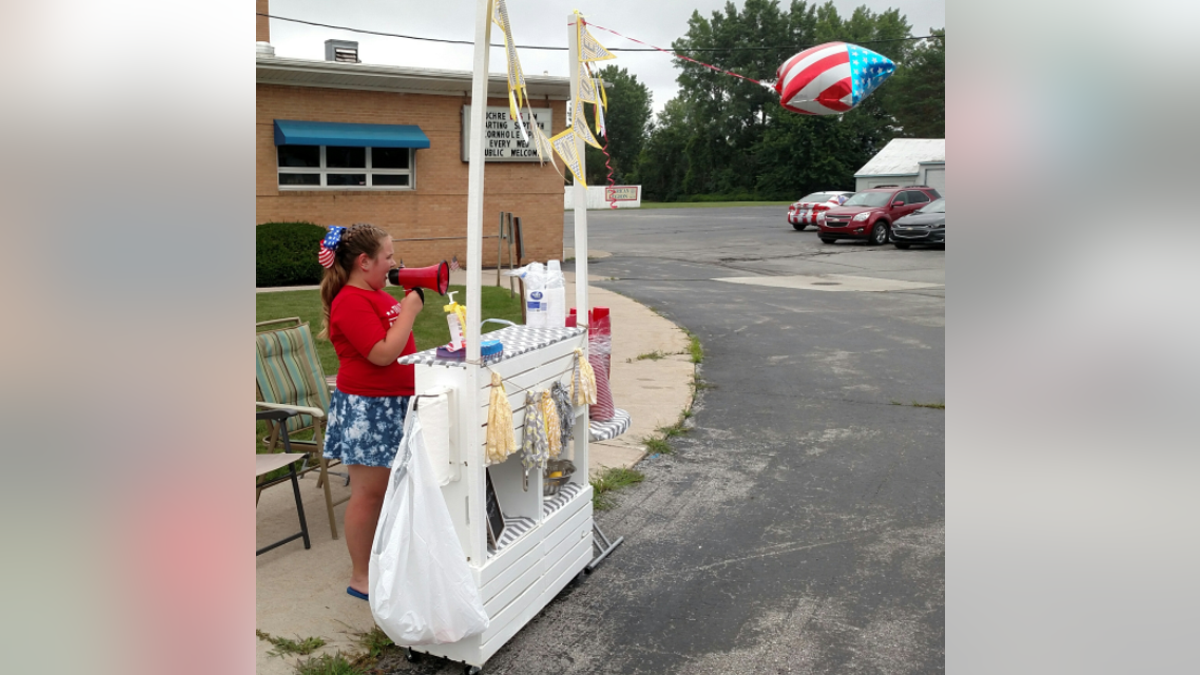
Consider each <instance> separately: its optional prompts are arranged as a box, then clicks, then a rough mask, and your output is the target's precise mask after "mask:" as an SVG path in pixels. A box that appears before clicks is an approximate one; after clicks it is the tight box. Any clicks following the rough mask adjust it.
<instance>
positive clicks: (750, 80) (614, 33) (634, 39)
mask: <svg viewBox="0 0 1200 675" xmlns="http://www.w3.org/2000/svg"><path fill="white" fill-rule="evenodd" d="M588 25H589V26H591V27H592V28H599V29H600V30H602V31H607V32H609V33H612V34H613V35H616V36H617V37H622V38H625V39H626V40H629V41H630V42H636V43H638V44H639V45H646V46H647V47H650V48H651V49H657V50H658V51H660V52H662V53H664V54H670V55H671V56H674V57H675V58H677V59H683V60H684V61H691V62H692V63H694V64H696V65H698V66H704V67H705V68H709V69H711V70H715V71H717V72H718V73H724V74H726V75H732V76H734V77H740V78H742V79H743V80H746V81H747V82H753V83H754V84H757V85H759V86H761V87H766V88H767V89H770V90H772V91H774V89H775V87H774V86H773V85H770V84H767V83H765V82H759V81H758V80H756V79H754V78H752V77H746V76H745V75H739V74H737V73H735V72H733V71H732V70H725V69H724V68H718V67H716V66H714V65H710V64H707V63H704V62H703V61H697V60H696V59H693V58H692V57H690V56H684V55H683V54H676V53H675V52H673V51H670V50H667V49H663V48H662V47H655V46H654V45H652V44H649V43H646V42H642V41H641V40H638V39H637V38H631V37H629V36H628V35H622V34H620V33H618V32H617V31H615V30H612V29H611V28H605V27H604V26H601V25H599V24H595V23H592V22H590V21H589V22H588Z"/></svg>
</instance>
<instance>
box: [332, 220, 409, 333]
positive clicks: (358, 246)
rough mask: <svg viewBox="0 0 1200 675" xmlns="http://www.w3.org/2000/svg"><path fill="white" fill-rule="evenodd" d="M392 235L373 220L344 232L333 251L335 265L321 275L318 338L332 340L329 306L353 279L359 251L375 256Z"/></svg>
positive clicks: (370, 256) (352, 226)
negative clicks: (330, 336) (320, 315)
mask: <svg viewBox="0 0 1200 675" xmlns="http://www.w3.org/2000/svg"><path fill="white" fill-rule="evenodd" d="M390 236H391V235H390V234H388V233H387V232H385V231H383V230H382V229H380V228H378V227H375V226H374V225H371V224H369V223H355V224H354V225H351V226H350V227H348V228H346V231H345V232H343V233H342V240H341V241H340V242H339V243H338V246H337V249H336V250H335V251H334V254H333V266H332V267H327V268H325V276H324V277H322V278H321V305H322V306H323V310H324V321H323V323H322V326H321V332H320V333H319V334H318V335H317V337H319V338H325V339H329V309H330V308H331V307H333V299H334V298H336V297H337V294H338V293H340V292H341V291H342V287H344V286H345V285H346V282H348V281H350V270H351V269H352V268H353V265H354V261H355V260H356V259H357V258H358V256H359V254H362V253H366V254H367V257H368V258H374V257H375V256H376V255H378V254H379V249H381V248H383V240H384V239H387V238H388V237H390Z"/></svg>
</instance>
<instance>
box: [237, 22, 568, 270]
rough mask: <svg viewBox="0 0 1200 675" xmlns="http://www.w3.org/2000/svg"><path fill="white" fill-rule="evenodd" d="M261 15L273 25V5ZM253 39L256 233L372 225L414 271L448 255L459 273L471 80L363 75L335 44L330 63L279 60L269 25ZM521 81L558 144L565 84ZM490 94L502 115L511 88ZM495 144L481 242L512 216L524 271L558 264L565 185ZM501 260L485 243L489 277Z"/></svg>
mask: <svg viewBox="0 0 1200 675" xmlns="http://www.w3.org/2000/svg"><path fill="white" fill-rule="evenodd" d="M257 5H258V10H257V11H258V12H259V13H267V11H268V10H267V0H257ZM257 32H258V36H257V39H258V43H259V44H258V50H257V51H258V53H257V55H256V65H257V69H256V70H257V85H256V90H257V97H256V105H257V134H256V148H255V158H256V164H257V167H256V171H255V176H256V209H257V211H256V222H258V223H267V222H277V221H309V222H313V223H317V224H319V225H350V224H352V223H356V222H369V223H373V224H375V225H378V226H380V227H382V228H384V229H385V230H387V231H388V232H390V233H391V234H392V237H393V238H395V239H397V240H398V241H397V242H396V257H397V258H398V259H403V261H404V264H405V265H407V266H409V267H421V266H425V265H430V264H433V263H436V262H438V261H441V260H443V259H449V258H450V257H451V256H452V255H457V256H458V259H459V261H460V263H461V262H463V261H464V259H465V257H466V232H467V216H466V214H467V162H466V161H465V157H466V155H465V144H464V138H463V135H464V133H465V126H464V123H465V122H466V120H465V117H464V106H467V105H469V104H470V94H471V73H470V72H463V71H447V70H433V69H424V68H401V67H396V66H379V65H369V64H364V63H360V62H358V55H357V53H356V51H355V47H356V45H355V44H354V43H345V42H341V41H335V40H330V41H327V42H326V53H327V60H325V61H311V60H301V59H288V58H279V57H276V56H275V55H274V50H273V49H272V48H271V47H270V45H269V42H270V32H269V25H268V21H267V19H266V18H265V17H262V16H259V17H257ZM499 63H501V64H502V63H503V62H502V61H500V62H499ZM526 80H527V84H528V90H529V98H530V101H531V103H532V107H533V108H534V109H535V112H538V111H543V112H542V113H538V114H539V115H541V116H542V117H549V118H550V119H549V120H548V124H546V123H545V122H544V123H543V128H546V126H549V127H550V128H549V129H548V130H547V131H548V132H549V133H550V134H557V133H559V132H561V131H562V130H563V128H565V126H566V101H567V100H568V99H569V98H570V83H569V82H568V80H567V78H558V77H535V76H526ZM488 93H489V97H490V98H489V102H488V106H489V108H491V107H493V106H495V107H497V108H500V107H503V108H505V109H507V105H508V99H507V88H506V83H505V78H504V76H502V75H500V76H497V75H492V76H491V77H489V83H488ZM543 113H544V114H543ZM505 117H507V116H505ZM497 125H498V126H499V125H500V123H499V122H497ZM489 133H490V132H489ZM489 143H492V141H491V140H489ZM495 144H496V145H507V146H508V148H509V149H506V150H503V151H500V150H493V151H491V154H494V155H504V157H502V158H499V157H498V158H497V161H488V162H487V165H486V169H485V172H484V206H483V213H484V221H483V225H484V235H485V236H487V235H492V236H494V235H495V234H496V232H497V228H498V220H499V213H500V212H502V211H508V212H511V213H513V215H514V216H518V217H520V218H521V226H522V234H523V236H524V244H525V258H524V259H525V260H542V261H545V260H548V259H551V258H560V257H561V256H562V247H563V236H562V224H563V179H562V178H561V177H560V176H559V174H558V173H557V172H556V171H555V170H554V168H553V167H551V166H550V165H549V163H547V164H546V165H545V166H542V165H540V164H539V163H538V162H537V161H536V158H533V159H532V161H530V158H529V157H527V156H524V157H523V156H521V155H527V154H528V152H527V151H524V150H522V149H521V144H520V143H514V142H512V141H496V143H495ZM559 166H560V168H561V163H560V165H559ZM412 239H423V240H425V241H405V240H412ZM489 241H490V242H491V243H490V244H489ZM496 249H497V247H496V245H495V240H494V239H492V240H485V242H484V246H483V261H482V265H483V266H484V267H489V266H495V264H496ZM505 262H507V259H506V260H505Z"/></svg>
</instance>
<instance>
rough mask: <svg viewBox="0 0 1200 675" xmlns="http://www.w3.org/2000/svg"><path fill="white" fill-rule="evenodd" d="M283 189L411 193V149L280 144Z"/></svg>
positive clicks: (278, 147) (412, 158)
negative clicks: (407, 191) (397, 191)
mask: <svg viewBox="0 0 1200 675" xmlns="http://www.w3.org/2000/svg"><path fill="white" fill-rule="evenodd" d="M276 150H277V151H278V158H279V188H280V189H281V190H321V189H328V190H412V189H413V188H414V187H415V186H414V185H413V165H414V159H415V158H414V156H413V149H412V148H353V147H350V148H348V147H340V146H332V145H280V146H277V147H276Z"/></svg>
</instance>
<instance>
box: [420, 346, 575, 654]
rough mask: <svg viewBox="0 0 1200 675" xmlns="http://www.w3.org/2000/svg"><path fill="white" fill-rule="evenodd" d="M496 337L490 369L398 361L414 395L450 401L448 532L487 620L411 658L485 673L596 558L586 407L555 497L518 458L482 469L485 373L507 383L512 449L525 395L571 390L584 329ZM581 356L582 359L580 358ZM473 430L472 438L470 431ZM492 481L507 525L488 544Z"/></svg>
mask: <svg viewBox="0 0 1200 675" xmlns="http://www.w3.org/2000/svg"><path fill="white" fill-rule="evenodd" d="M487 338H488V339H497V340H500V342H501V344H503V345H504V354H503V356H502V357H501V359H500V360H499V361H497V362H495V363H491V364H488V365H484V366H478V367H477V366H468V365H465V364H463V363H462V362H458V361H447V360H444V359H438V358H437V357H436V350H427V351H424V352H419V353H417V354H413V355H410V356H407V357H404V358H402V359H401V360H400V362H401V363H408V364H412V365H414V366H415V368H414V370H415V375H416V390H417V392H418V393H420V392H427V391H439V390H446V391H450V392H452V393H451V395H450V397H449V401H450V447H451V450H450V462H451V464H452V467H451V475H455V476H457V477H458V479H457V480H454V481H451V482H450V483H449V484H447V485H446V486H444V487H443V488H442V495H443V497H444V498H445V500H446V505H447V506H448V507H449V510H450V516H451V520H452V521H453V523H454V527H455V532H456V534H457V535H458V537H459V542H460V543H461V544H462V547H463V551H464V552H466V555H467V562H468V564H469V565H470V568H471V571H472V573H473V574H474V576H475V581H476V583H477V584H478V585H479V589H480V593H481V595H482V598H483V602H484V608H485V609H486V610H487V612H488V617H489V618H490V620H491V623H490V625H489V627H488V629H487V630H486V631H484V632H483V634H481V635H478V636H474V637H471V638H467V639H465V640H461V641H459V642H456V643H453V644H447V645H436V646H434V645H430V646H422V647H418V648H416V650H417V651H420V652H424V653H428V654H433V655H436V656H442V657H445V658H448V659H453V660H455V661H462V662H464V663H467V664H470V665H474V666H482V665H483V663H484V662H485V661H486V660H487V659H488V658H490V657H491V656H492V654H494V653H495V652H496V651H497V650H498V649H499V648H500V647H502V646H503V645H504V643H505V642H507V641H508V640H509V639H510V638H511V637H512V636H513V635H515V634H516V632H517V631H519V630H520V629H521V627H523V626H524V625H525V623H526V622H528V621H529V620H530V619H532V618H533V616H534V615H536V614H537V613H538V612H539V611H541V609H542V608H543V607H545V605H546V604H547V603H548V602H550V600H552V599H553V598H554V596H555V595H557V594H558V593H559V591H561V590H562V589H563V587H565V586H566V585H567V583H569V582H570V581H571V580H572V579H574V578H575V577H576V576H577V575H579V574H580V573H581V572H583V571H584V570H585V569H586V568H588V567H589V566H590V565H591V564H592V563H593V561H594V559H595V558H596V556H595V554H594V552H593V536H592V532H593V527H594V524H593V522H592V486H591V484H590V483H589V482H588V472H587V466H588V442H589V440H590V436H591V433H590V427H589V426H584V425H587V424H588V407H587V406H576V407H575V408H574V414H575V419H574V429H575V430H576V431H578V430H581V429H587V430H588V433H575V437H574V440H573V441H571V442H570V443H568V444H567V446H566V447H564V448H563V452H562V454H561V455H560V456H561V457H563V458H566V459H570V460H571V461H572V462H573V463H574V464H575V466H576V467H579V468H578V469H577V470H576V471H575V473H574V474H572V475H571V478H570V482H568V483H567V484H565V485H563V486H562V487H561V488H560V489H559V491H558V494H556V495H552V496H549V497H545V496H543V477H542V472H541V471H540V470H536V469H535V470H533V471H530V472H529V476H528V479H526V476H525V470H524V467H523V466H522V464H521V453H520V452H517V453H514V454H512V455H510V456H509V457H508V459H507V460H505V461H504V462H501V463H499V464H494V465H492V466H490V467H486V468H485V462H486V459H485V458H486V453H485V448H484V439H485V438H486V435H487V422H488V411H489V403H490V398H491V373H492V372H495V373H498V374H499V375H500V377H501V378H502V380H503V381H504V386H505V394H506V395H507V397H508V399H509V405H510V407H511V409H512V413H513V415H512V417H513V427H514V434H515V437H516V440H517V441H518V446H519V444H520V441H521V439H522V436H523V433H524V419H525V395H526V392H527V391H532V392H535V393H539V394H540V392H542V391H545V390H548V389H549V388H550V387H551V385H553V384H554V383H555V382H560V383H562V384H563V385H564V386H567V387H569V386H570V383H571V378H572V374H573V372H574V365H575V359H576V356H575V350H576V349H580V350H583V349H585V348H586V339H587V336H586V332H585V331H584V330H583V329H582V328H527V327H525V326H512V327H508V328H503V329H501V330H498V331H494V332H492V333H488V334H487ZM584 353H586V352H584ZM470 432H474V433H470ZM487 474H490V475H491V481H492V484H493V486H494V488H495V492H496V498H497V500H498V502H499V504H500V507H501V511H502V512H503V513H504V516H505V527H504V530H503V532H502V533H501V535H500V537H499V540H498V541H497V545H496V546H489V545H488V539H487V519H486V506H485V502H486V487H485V486H486V479H487Z"/></svg>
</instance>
